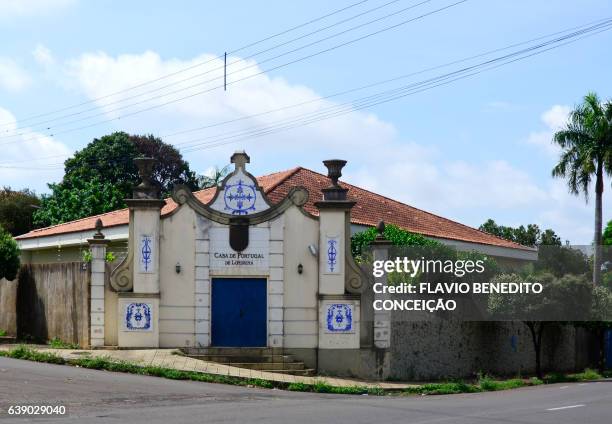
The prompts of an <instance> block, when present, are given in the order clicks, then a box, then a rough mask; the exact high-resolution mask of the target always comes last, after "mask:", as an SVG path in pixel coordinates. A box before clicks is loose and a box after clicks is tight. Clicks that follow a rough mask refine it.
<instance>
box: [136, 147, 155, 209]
mask: <svg viewBox="0 0 612 424" xmlns="http://www.w3.org/2000/svg"><path fill="white" fill-rule="evenodd" d="M134 163H135V164H136V167H138V175H139V176H140V180H141V183H140V184H139V185H138V186H136V187H134V190H133V197H134V199H157V198H159V189H158V188H157V185H156V184H155V183H154V182H153V178H152V175H153V168H154V167H155V159H153V158H146V157H140V158H136V159H134Z"/></svg>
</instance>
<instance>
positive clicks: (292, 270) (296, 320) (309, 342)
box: [283, 206, 319, 348]
mask: <svg viewBox="0 0 612 424" xmlns="http://www.w3.org/2000/svg"><path fill="white" fill-rule="evenodd" d="M283 217H284V220H285V225H284V228H285V229H284V253H285V269H284V287H285V290H284V312H285V313H284V327H285V344H284V347H286V348H315V347H317V340H318V336H317V334H318V327H319V323H318V313H317V309H318V307H317V294H318V293H317V292H318V281H319V268H318V262H317V258H316V257H315V256H313V255H312V254H311V253H310V251H309V248H308V246H309V245H314V246H318V245H319V222H318V220H317V219H315V218H313V217H309V216H306V215H305V214H303V213H302V212H301V211H300V210H299V209H298V208H297V207H296V206H292V207H290V208H289V209H288V210H287V211H286V212H285V213H284V215H283ZM299 264H302V267H303V271H302V274H299V273H298V271H297V268H298V265H299Z"/></svg>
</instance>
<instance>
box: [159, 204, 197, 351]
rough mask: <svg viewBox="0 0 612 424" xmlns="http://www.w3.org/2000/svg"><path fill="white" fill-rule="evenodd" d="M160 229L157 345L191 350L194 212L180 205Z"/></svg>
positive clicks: (192, 328) (193, 288)
mask: <svg viewBox="0 0 612 424" xmlns="http://www.w3.org/2000/svg"><path fill="white" fill-rule="evenodd" d="M160 227H161V230H160V258H159V260H160V261H159V277H160V305H159V344H160V347H183V346H185V347H191V346H194V345H195V328H194V326H195V308H194V301H193V300H194V291H195V285H194V282H195V253H194V249H193V246H194V245H195V240H196V225H195V212H194V211H193V210H192V209H191V208H189V207H187V206H181V207H180V208H179V209H178V210H177V211H176V212H175V213H173V214H172V215H170V216H167V217H165V218H164V219H162V221H161V226H160ZM177 264H179V265H180V272H179V273H177V272H176V265H177Z"/></svg>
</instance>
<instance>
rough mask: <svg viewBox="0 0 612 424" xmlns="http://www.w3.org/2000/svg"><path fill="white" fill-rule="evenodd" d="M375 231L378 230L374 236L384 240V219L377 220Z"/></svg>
mask: <svg viewBox="0 0 612 424" xmlns="http://www.w3.org/2000/svg"><path fill="white" fill-rule="evenodd" d="M376 232H378V234H377V235H376V238H377V239H378V240H384V238H385V221H383V220H382V219H381V220H380V221H378V224H376Z"/></svg>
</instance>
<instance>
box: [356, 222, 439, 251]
mask: <svg viewBox="0 0 612 424" xmlns="http://www.w3.org/2000/svg"><path fill="white" fill-rule="evenodd" d="M377 235H378V232H377V230H376V228H375V227H371V228H368V229H367V230H365V231H361V232H359V233H355V234H354V235H353V236H352V237H351V253H352V254H353V257H355V258H359V257H360V256H361V254H362V252H363V250H364V249H365V248H367V247H368V246H369V245H370V244H371V243H372V242H373V241H374V240H375V239H376V236H377ZM384 236H385V238H386V239H387V240H389V241H391V244H393V245H394V246H441V244H440V243H439V242H437V241H434V240H430V239H428V238H426V237H424V236H422V235H420V234H415V233H411V232H410V231H406V230H403V229H401V228H400V227H398V226H397V225H393V224H387V225H385V231H384Z"/></svg>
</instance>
